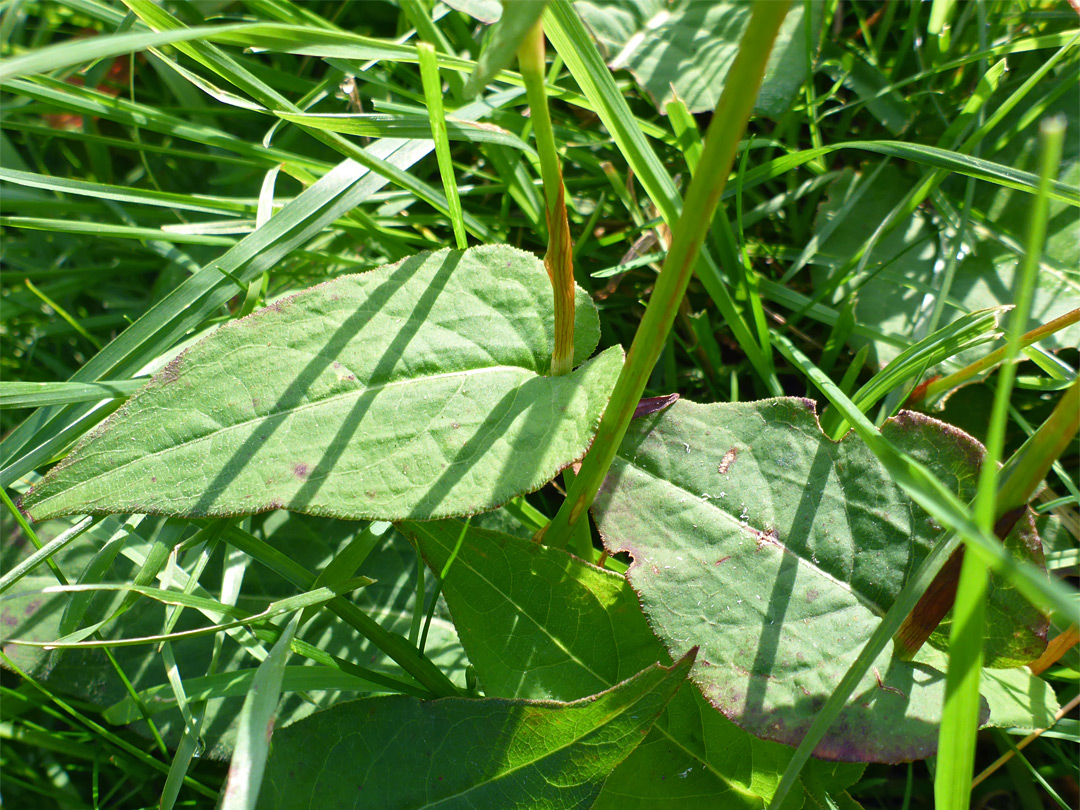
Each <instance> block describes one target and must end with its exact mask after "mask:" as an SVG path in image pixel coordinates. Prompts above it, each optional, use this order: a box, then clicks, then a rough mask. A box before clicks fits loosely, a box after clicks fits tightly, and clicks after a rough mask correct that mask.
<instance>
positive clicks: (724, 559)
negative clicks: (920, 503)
mask: <svg viewBox="0 0 1080 810" xmlns="http://www.w3.org/2000/svg"><path fill="white" fill-rule="evenodd" d="M730 559H731V555H730V554H728V555H727V556H726V557H721V558H720V559H719V560H717V561H716V562H714V563H713V565H722V564H724V563H726V562H727V561H728V560H730Z"/></svg>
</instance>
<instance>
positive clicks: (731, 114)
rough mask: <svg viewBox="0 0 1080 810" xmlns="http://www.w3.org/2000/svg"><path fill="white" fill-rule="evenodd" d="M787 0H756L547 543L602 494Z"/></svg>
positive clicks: (562, 539)
mask: <svg viewBox="0 0 1080 810" xmlns="http://www.w3.org/2000/svg"><path fill="white" fill-rule="evenodd" d="M788 5H789V2H788V0H755V3H754V10H753V14H752V16H751V18H750V24H749V25H748V26H747V28H746V33H745V34H743V38H742V41H741V42H740V44H739V53H738V56H736V57H735V62H734V64H732V66H731V70H730V72H729V73H728V75H727V78H726V79H725V81H724V91H723V93H722V94H721V95H720V101H719V102H718V103H717V105H716V111H715V113H714V115H713V120H712V124H711V125H710V126H709V133H708V136H707V137H706V139H705V148H704V150H703V151H702V154H701V162H700V163H699V164H698V169H697V172H696V173H695V174H694V179H693V180H692V181H691V183H690V188H689V190H688V191H687V192H686V202H685V204H684V205H683V209H682V213H681V214H680V215H679V220H678V222H677V223H676V225H675V227H674V228H673V229H672V238H671V248H670V249H669V250H668V255H667V258H666V259H665V260H664V265H663V267H662V268H661V269H660V275H659V276H657V278H656V286H655V287H654V288H653V294H652V297H651V298H650V299H649V305H648V307H647V308H646V310H645V316H644V317H643V318H642V319H641V324H640V326H638V330H637V333H636V334H635V335H634V342H633V344H631V346H630V352H629V354H628V355H627V358H626V365H624V366H623V370H622V374H620V375H619V380H618V382H617V383H615V390H614V392H613V393H612V395H611V401H610V402H608V406H607V409H606V410H605V411H604V416H603V419H601V421H600V427H599V429H598V430H597V433H596V440H595V441H594V442H593V446H592V450H590V451H589V454H588V455H587V456H586V457H585V461H584V462H583V463H582V465H581V471H580V472H579V473H578V475H577V477H576V478H575V479H574V483H573V486H572V487H571V488H570V491H569V492H568V493H567V495H566V500H565V501H564V502H563V505H562V508H560V509H559V513H558V514H557V515H556V516H555V519H554V520H553V521H552V522H551V524H549V526H548V527H547V530H546V534H545V542H547V543H548V544H550V545H553V546H559V547H565V546H566V544H567V542H568V541H569V538H570V536H571V533H572V532H573V530H574V527H575V526H577V524H578V522H579V521H580V520H581V518H582V516H583V515H584V514H585V512H586V511H587V510H588V508H589V506H590V505H591V504H592V502H593V498H595V497H596V492H597V490H599V489H600V484H601V482H602V481H603V480H604V476H605V475H607V471H608V468H609V467H610V466H611V462H612V460H613V459H614V458H615V451H616V450H617V449H618V448H619V444H620V442H622V439H623V436H624V435H626V429H627V427H628V426H629V425H630V419H631V418H632V417H633V415H634V408H636V407H637V404H638V400H640V399H641V394H642V392H643V391H644V390H645V383H646V382H647V381H648V379H649V375H650V374H651V373H652V370H653V367H654V366H655V365H656V361H657V359H658V358H659V356H660V352H661V351H662V350H663V348H664V342H665V341H666V340H667V336H668V333H669V332H670V331H671V325H672V323H674V321H675V316H676V314H677V312H678V309H679V302H680V301H682V298H683V294H684V293H685V292H686V285H687V284H688V283H689V282H690V276H691V275H692V274H693V271H694V263H695V262H696V260H697V256H698V253H699V252H700V250H701V246H702V243H703V242H704V241H705V235H706V233H707V232H708V230H709V225H710V224H711V222H712V219H713V214H715V213H716V207H717V205H718V204H719V202H720V195H721V194H722V193H723V191H724V184H725V183H726V182H727V177H728V174H730V173H731V167H732V165H733V164H734V161H735V147H736V146H737V145H738V143H739V139H740V138H741V137H742V135H743V132H744V131H745V130H746V122H747V120H748V119H749V118H750V113H751V111H752V110H753V108H754V102H755V100H756V99H757V94H758V88H759V87H760V86H761V78H762V75H763V74H764V72H765V63H766V62H767V61H768V58H769V51H770V50H772V43H773V40H774V39H775V38H776V32H777V31H778V30H779V28H780V23H781V22H783V19H784V15H785V14H786V13H787V10H788Z"/></svg>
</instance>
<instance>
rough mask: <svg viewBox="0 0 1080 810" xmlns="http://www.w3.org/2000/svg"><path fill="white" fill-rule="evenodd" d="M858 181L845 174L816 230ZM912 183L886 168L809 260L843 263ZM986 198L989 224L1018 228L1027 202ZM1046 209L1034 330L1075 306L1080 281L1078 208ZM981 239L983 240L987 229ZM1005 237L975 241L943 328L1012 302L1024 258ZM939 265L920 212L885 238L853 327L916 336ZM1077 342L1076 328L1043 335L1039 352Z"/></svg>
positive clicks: (878, 347) (1004, 194)
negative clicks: (1049, 212)
mask: <svg viewBox="0 0 1080 810" xmlns="http://www.w3.org/2000/svg"><path fill="white" fill-rule="evenodd" d="M1069 172H1071V174H1069ZM865 174H868V172H864V175H865ZM1062 179H1063V180H1064V181H1066V182H1069V181H1072V182H1075V181H1076V180H1077V179H1080V162H1075V163H1073V164H1072V167H1071V169H1069V171H1068V172H1066V173H1065V174H1064V175H1063V178H1062ZM862 182H864V181H863V180H862V179H861V178H860V176H859V175H856V174H855V173H854V172H851V171H847V172H846V173H845V175H844V176H843V177H841V178H840V179H838V180H837V181H836V182H835V183H834V184H833V186H832V187H831V188H830V191H829V198H828V199H827V201H826V203H825V204H824V205H823V206H822V208H821V211H820V212H819V215H818V229H819V230H821V229H823V228H825V227H826V226H827V225H828V223H829V222H830V220H831V218H832V217H833V216H834V214H835V212H837V211H838V210H839V209H840V208H841V207H842V206H843V201H844V199H845V198H846V197H848V196H849V195H850V194H852V193H854V191H855V190H856V189H857V188H858V185H859V184H860V183H862ZM910 184H911V181H910V180H908V179H906V178H905V177H904V175H903V174H902V173H901V172H900V170H898V169H895V168H893V167H885V169H884V170H883V171H882V172H881V174H880V175H879V176H878V177H877V179H876V180H875V181H874V182H873V183H872V184H871V185H870V187H869V188H868V189H867V190H866V191H865V193H863V194H862V197H861V200H860V202H859V205H858V207H857V208H856V209H855V211H856V213H854V214H852V215H849V216H847V218H846V219H844V220H843V221H842V222H840V223H839V224H838V225H836V226H835V230H833V231H832V233H831V235H829V236H828V237H827V238H825V239H824V240H822V245H821V251H820V254H819V256H818V258H817V259H814V260H813V261H815V262H820V263H821V264H825V265H829V264H834V263H835V264H842V263H843V262H844V261H846V260H847V259H848V258H849V257H850V256H851V255H852V254H853V252H854V251H855V250H857V249H858V248H859V246H860V245H862V243H863V241H864V240H865V239H866V237H867V229H866V223H867V222H871V223H877V222H880V221H881V220H882V219H883V218H884V217H885V216H887V215H888V213H889V212H890V211H891V210H892V208H893V207H894V206H895V205H896V204H897V203H898V202H899V201H900V199H901V198H902V197H903V195H904V194H905V192H906V191H907V189H908V188H909V187H910ZM983 198H984V199H988V200H993V201H994V203H992V204H993V205H995V206H998V205H1000V206H1001V209H1002V210H1001V211H998V210H995V209H992V210H993V211H994V213H993V220H994V221H995V222H1000V223H1008V222H1010V221H1012V220H1021V221H1023V220H1024V217H1023V216H1022V215H1021V213H1020V211H1021V208H1022V207H1023V206H1027V205H1030V203H1031V198H1030V197H1028V196H1027V195H1024V194H1017V193H1015V192H1014V191H1012V190H1010V189H1007V188H997V189H994V190H993V192H992V193H988V194H984V195H983ZM1005 201H1008V203H1007V210H1008V211H1009V214H1008V215H1007V216H1006V215H1005V214H1004V212H1005V210H1006V202H1005ZM1014 209H1015V210H1014ZM1051 210H1052V214H1053V216H1052V219H1051V222H1050V225H1051V233H1050V241H1049V244H1048V246H1047V251H1046V255H1047V258H1046V261H1045V262H1044V264H1043V266H1042V268H1041V272H1040V274H1039V281H1038V285H1039V286H1038V287H1037V289H1036V294H1035V299H1034V301H1033V305H1032V312H1031V325H1032V327H1034V326H1036V325H1038V324H1043V323H1047V322H1048V321H1051V320H1053V319H1054V318H1056V317H1058V316H1060V315H1063V314H1065V313H1066V312H1069V311H1070V310H1072V309H1075V308H1077V307H1078V306H1080V277H1078V276H1077V274H1076V272H1075V270H1069V269H1068V268H1069V267H1075V265H1076V260H1077V258H1078V257H1080V253H1077V251H1076V248H1075V246H1076V244H1077V240H1076V226H1075V223H1076V216H1075V209H1074V208H1071V207H1069V206H1068V205H1066V204H1064V203H1060V202H1059V203H1054V204H1053V207H1052V209H1051ZM979 232H981V233H983V234H985V233H986V232H985V231H984V230H980V231H977V233H979ZM1005 236H1006V234H1001V235H1000V236H999V238H997V239H990V238H981V239H978V240H976V241H975V242H974V247H975V250H974V252H972V253H969V254H968V255H967V256H965V257H964V258H963V259H962V260H961V261H960V262H959V263H958V264H957V266H956V273H955V276H954V278H953V281H952V285H951V287H950V288H949V291H948V298H947V299H946V305H945V308H944V315H943V318H942V323H943V324H944V323H948V322H950V321H952V320H955V319H957V318H959V317H962V316H963V315H965V314H967V313H968V312H973V311H975V310H979V309H984V308H989V307H994V306H1000V305H1002V304H1011V303H1012V290H1013V277H1014V275H1015V273H1016V269H1017V267H1018V264H1019V256H1020V255H1022V254H1021V251H1020V248H1019V247H1018V244H1019V243H1016V244H1014V245H1013V247H1009V244H1008V243H1007V241H1006V242H1002V241H1001V240H1002V238H1004V237H1005ZM1014 248H1015V249H1014ZM940 260H941V257H940V256H939V249H938V232H937V229H936V228H935V227H934V225H933V224H932V221H931V220H930V219H929V218H928V217H927V216H926V215H925V214H924V213H922V212H917V213H915V214H913V215H912V216H911V218H910V219H909V220H908V222H907V223H906V224H903V225H901V226H900V227H899V228H897V229H895V230H894V231H892V232H891V233H889V234H887V235H886V236H885V237H884V238H882V239H881V241H880V242H879V243H878V245H877V246H876V247H875V249H874V252H873V253H872V254H871V258H870V265H869V267H870V269H871V270H876V268H878V267H880V268H881V269H880V271H876V274H875V275H874V276H873V277H872V278H870V279H869V280H867V281H866V282H865V283H863V284H862V285H861V287H860V291H859V297H858V302H857V303H856V306H855V313H856V318H857V320H858V322H859V323H861V324H865V325H868V326H872V327H874V328H876V329H880V330H882V331H884V332H888V333H894V334H899V335H910V334H913V332H915V331H916V330H917V329H918V327H919V326H920V324H921V323H923V321H925V320H926V318H927V317H928V316H929V313H930V311H931V310H932V309H933V306H932V305H931V306H927V304H926V301H927V300H929V297H930V296H936V295H938V294H939V293H940V287H939V284H940V272H939V270H937V269H936V268H937V265H938V262H939V261H940ZM1070 262H1071V264H1070ZM827 275H828V273H827V271H826V270H825V269H824V268H821V269H818V270H816V271H815V273H814V280H815V283H817V284H819V285H820V284H824V283H827ZM856 341H857V342H858V343H861V342H864V341H865V339H863V338H857V339H856ZM1077 342H1080V327H1076V326H1073V327H1069V328H1066V329H1063V330H1061V331H1060V332H1058V333H1055V334H1053V335H1050V336H1048V337H1047V338H1046V339H1045V340H1043V341H1041V342H1040V345H1041V346H1043V347H1044V348H1047V349H1060V348H1065V347H1068V346H1075V345H1076V344H1077ZM873 351H874V352H875V354H876V359H877V360H878V362H880V363H882V364H884V363H886V362H888V361H890V360H891V359H893V358H894V357H895V356H896V355H897V354H898V350H897V349H896V347H894V346H892V345H890V344H888V343H885V342H884V341H874V342H873ZM979 354H981V353H979V352H977V353H971V352H967V353H964V354H962V355H960V356H959V358H958V359H960V360H961V361H962V362H970V361H972V360H975V359H977V357H978V356H979Z"/></svg>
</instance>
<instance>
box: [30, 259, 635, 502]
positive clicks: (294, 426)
mask: <svg viewBox="0 0 1080 810" xmlns="http://www.w3.org/2000/svg"><path fill="white" fill-rule="evenodd" d="M577 297H578V301H577V323H576V324H575V332H574V334H575V336H576V350H575V360H576V361H577V362H581V361H582V360H584V359H585V358H586V357H588V356H589V355H590V354H591V353H592V351H593V349H594V348H595V346H596V343H597V340H598V339H599V325H598V319H597V315H596V310H595V308H594V307H593V306H592V304H591V302H590V301H589V299H588V296H587V295H586V294H585V293H584V292H583V291H581V290H578V296H577ZM552 298H553V296H552V290H551V283H550V281H549V280H548V277H547V274H546V272H545V271H544V268H543V264H542V263H541V262H540V261H539V260H538V259H536V258H535V257H534V256H533V255H532V254H528V253H524V252H522V251H519V250H515V249H513V248H510V247H503V246H487V247H480V248H473V249H471V250H466V251H457V250H443V251H439V252H437V253H422V254H418V255H416V256H413V257H410V258H408V259H405V260H403V261H401V262H399V263H397V264H393V265H388V266H385V267H382V268H379V269H377V270H373V271H371V272H369V273H365V274H363V275H356V276H344V277H342V278H338V279H336V280H334V281H331V282H328V283H326V284H321V285H319V286H317V287H312V288H311V289H309V290H306V291H304V292H302V293H299V294H298V295H295V296H292V297H290V298H285V299H283V300H280V301H278V302H276V303H274V304H272V305H271V306H269V307H266V308H265V309H262V310H259V311H257V312H255V313H253V314H252V315H251V316H249V317H247V318H243V319H241V320H238V321H235V322H233V323H230V324H228V325H227V326H224V327H222V328H221V329H219V330H218V331H216V332H214V333H213V334H211V335H210V336H209V337H207V338H206V339H205V340H203V341H202V342H200V343H198V344H196V345H195V346H193V347H192V348H191V349H190V350H188V351H187V352H185V353H183V354H181V355H180V356H179V357H177V359H176V360H174V361H173V362H172V363H170V364H169V365H168V366H167V367H166V368H165V369H164V370H163V371H162V372H161V373H160V374H158V375H157V376H156V377H154V379H153V380H152V381H151V382H150V383H149V384H148V385H147V386H146V387H145V388H144V389H143V390H142V391H140V392H139V393H138V394H136V395H135V396H134V397H133V398H132V399H131V401H130V402H128V403H127V404H126V405H125V406H124V407H123V408H122V409H121V410H120V411H118V412H117V413H116V414H114V415H113V416H112V417H110V418H109V419H108V420H106V421H105V422H103V423H102V424H101V425H100V426H99V427H98V428H97V429H96V430H95V431H93V432H92V433H91V434H89V435H88V437H87V438H86V439H85V440H84V441H83V442H82V443H81V444H80V445H79V447H77V448H76V450H75V451H73V452H72V454H71V455H70V456H69V457H68V458H67V459H65V461H64V462H63V463H61V464H60V465H59V466H57V467H56V468H55V469H54V470H53V471H51V472H50V473H49V475H47V476H46V478H45V479H44V481H43V482H42V483H40V484H39V485H38V486H36V487H34V489H33V490H31V491H30V492H29V493H28V494H27V495H26V497H25V498H24V500H23V503H22V506H23V508H24V509H25V510H26V511H27V512H28V513H29V514H30V515H31V516H32V517H33V518H34V519H35V520H41V519H44V518H49V517H55V516H58V515H64V514H72V513H80V514H87V513H110V512H135V513H150V514H166V515H176V516H187V517H190V516H205V515H216V516H224V515H235V514H248V513H253V512H261V511H265V510H268V509H278V508H284V509H290V510H293V511H298V512H305V513H308V514H317V515H327V516H332V517H344V518H376V519H384V520H394V519H400V518H406V517H413V518H420V519H425V518H432V517H441V516H447V515H454V514H471V513H475V512H478V511H483V510H485V509H490V508H492V507H495V506H498V505H500V504H502V503H504V502H505V501H507V500H509V499H510V498H512V497H514V496H516V495H520V494H521V493H523V492H529V491H531V490H534V489H537V488H538V487H540V486H542V485H543V484H544V483H545V482H547V481H548V480H550V479H551V478H552V476H554V475H555V473H556V472H557V471H558V470H559V469H561V468H562V467H565V466H566V465H568V464H570V463H571V462H573V461H575V460H576V459H578V458H580V457H581V455H582V454H583V453H584V452H585V450H586V449H587V448H588V446H589V444H590V443H591V441H592V437H593V434H594V432H595V430H596V425H597V423H598V421H599V419H600V415H601V413H602V412H603V409H604V405H605V403H606V402H607V398H608V395H609V393H610V391H611V388H612V386H613V385H614V382H615V378H616V376H617V375H618V373H619V369H620V366H621V360H622V354H621V350H620V349H618V348H613V349H609V350H608V351H606V352H604V353H603V354H601V355H599V356H598V357H596V358H594V359H593V360H591V361H590V362H588V363H586V364H585V365H584V366H582V367H581V368H579V369H578V370H577V371H575V372H573V373H571V374H568V375H565V376H562V377H546V376H543V375H544V374H545V373H546V372H547V370H548V366H549V363H550V355H551V346H552V340H553V336H552V332H553V325H552V324H553V314H552V311H553V300H552Z"/></svg>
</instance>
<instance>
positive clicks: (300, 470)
mask: <svg viewBox="0 0 1080 810" xmlns="http://www.w3.org/2000/svg"><path fill="white" fill-rule="evenodd" d="M292 471H293V475H295V476H296V477H297V478H307V477H308V475H309V474H310V473H311V470H310V469H309V468H308V465H307V464H304V463H300V464H296V465H294V466H293V468H292Z"/></svg>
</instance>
